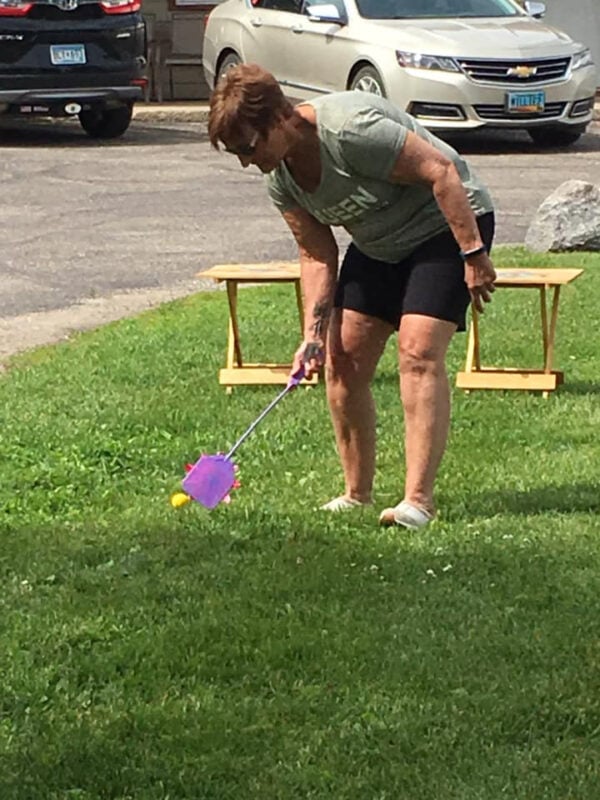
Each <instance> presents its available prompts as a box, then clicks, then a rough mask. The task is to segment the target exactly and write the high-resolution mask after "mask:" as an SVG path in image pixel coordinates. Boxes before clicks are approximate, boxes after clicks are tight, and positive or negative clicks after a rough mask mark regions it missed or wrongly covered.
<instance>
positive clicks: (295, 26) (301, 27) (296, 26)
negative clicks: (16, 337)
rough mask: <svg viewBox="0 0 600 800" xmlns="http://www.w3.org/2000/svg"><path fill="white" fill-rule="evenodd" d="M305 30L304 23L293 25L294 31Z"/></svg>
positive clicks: (300, 31) (301, 31)
mask: <svg viewBox="0 0 600 800" xmlns="http://www.w3.org/2000/svg"><path fill="white" fill-rule="evenodd" d="M305 30H306V28H305V27H304V26H303V25H292V33H304V31H305Z"/></svg>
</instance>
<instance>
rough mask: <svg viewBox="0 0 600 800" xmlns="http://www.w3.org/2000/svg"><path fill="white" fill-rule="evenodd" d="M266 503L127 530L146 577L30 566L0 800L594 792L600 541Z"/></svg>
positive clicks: (348, 798) (8, 701)
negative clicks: (45, 577) (412, 529)
mask: <svg viewBox="0 0 600 800" xmlns="http://www.w3.org/2000/svg"><path fill="white" fill-rule="evenodd" d="M247 512H248V509H246V511H245V510H244V508H243V507H242V506H240V507H239V509H237V510H235V509H230V510H229V511H227V512H226V513H220V514H217V515H214V516H211V517H210V518H209V519H208V520H206V518H205V517H201V516H200V515H188V517H187V518H185V517H180V518H179V519H180V520H184V521H180V522H178V523H175V524H174V525H165V526H164V527H157V526H155V527H154V528H153V529H151V530H147V531H145V532H144V533H143V534H142V533H139V532H138V533H136V534H133V533H131V532H130V533H129V534H128V533H127V531H121V532H120V538H119V539H118V541H120V542H122V544H121V547H122V551H123V553H127V552H128V548H130V547H131V544H132V540H135V541H136V543H137V547H138V548H140V549H139V551H138V552H140V553H142V552H143V553H145V555H146V558H145V559H144V560H143V563H141V564H140V567H139V571H137V572H135V571H133V572H132V571H131V570H130V571H129V572H128V574H127V576H125V575H124V573H123V571H122V569H120V568H119V567H118V562H119V554H118V553H115V554H114V563H115V565H117V566H115V568H114V570H113V568H112V566H110V565H107V563H99V564H98V565H96V564H95V563H94V560H93V559H91V560H87V562H86V564H87V567H86V568H83V569H82V567H83V564H82V563H81V562H79V565H78V566H79V568H78V570H77V571H75V572H73V573H69V564H68V563H65V564H64V567H63V568H64V569H65V571H66V573H67V574H66V575H65V580H62V581H61V582H58V583H56V584H51V585H46V586H45V587H41V586H38V585H37V584H36V582H35V580H33V579H32V581H31V583H30V584H29V585H30V587H31V588H30V590H29V595H28V596H31V597H32V598H35V597H36V596H38V600H37V602H36V603H32V602H30V603H29V606H28V614H27V619H28V623H27V627H26V628H24V629H17V630H15V632H14V634H13V635H14V637H15V638H13V639H9V640H7V641H9V642H10V643H11V648H12V652H13V659H12V662H11V663H9V662H7V664H6V666H8V667H10V669H9V670H7V671H6V672H5V673H4V674H5V676H6V679H5V680H4V681H3V682H4V686H5V689H4V692H3V700H2V717H3V719H4V720H8V721H9V722H10V726H11V731H12V732H11V736H10V739H9V740H8V747H7V748H6V750H5V755H4V759H3V769H2V772H1V773H0V796H1V797H3V798H4V797H6V798H11V800H48V798H63V797H65V798H66V797H77V798H85V800H100V798H108V797H112V798H125V797H136V798H138V797H139V798H140V799H141V798H143V800H164V798H165V797H170V798H173V799H174V800H175V799H177V800H183V798H190V800H192V799H193V800H199V798H202V800H212V798H214V800H228V799H229V798H234V797H235V798H244V800H259V799H260V800H264V799H265V798H269V800H275V798H276V799H277V800H288V798H289V800H296V798H299V797H314V798H319V800H325V799H326V798H331V800H334V799H335V800H355V798H369V800H373V799H374V798H384V797H394V798H402V800H404V798H410V800H425V798H431V797H444V798H445V800H464V798H467V797H469V798H471V797H472V798H481V797H486V798H496V797H498V798H499V797H501V796H505V795H506V796H508V795H509V794H510V796H513V797H516V796H522V797H526V796H527V797H542V796H543V797H548V798H556V800H559V798H562V797H566V796H567V795H568V796H569V797H572V798H581V799H582V800H583V798H584V797H590V796H593V786H594V783H593V781H594V780H595V777H594V775H595V773H594V770H593V768H592V762H593V758H592V754H591V753H588V752H587V751H586V749H585V748H584V747H583V746H582V742H584V741H585V740H586V737H592V736H593V734H594V731H595V730H597V728H596V726H597V719H596V717H595V716H594V713H593V706H594V704H595V702H596V700H595V693H594V676H595V670H594V669H593V667H594V666H595V663H596V662H595V661H594V658H595V654H594V651H593V649H590V647H589V646H588V643H589V642H592V641H596V640H597V638H598V624H599V623H598V616H597V613H596V607H595V604H594V602H593V601H594V599H595V598H596V590H597V572H596V568H595V565H594V563H593V562H592V560H590V559H589V558H588V555H589V554H588V553H586V552H585V551H584V549H583V548H582V549H581V550H579V551H578V550H577V549H576V548H575V547H573V546H571V545H570V544H569V543H566V542H561V541H560V540H554V539H552V540H548V543H547V546H544V545H541V544H540V542H539V541H538V542H537V543H531V544H523V543H522V542H516V541H515V542H502V543H499V542H495V541H487V542H484V541H482V540H481V539H472V540H469V539H468V538H467V536H466V535H464V536H463V535H462V534H461V537H460V539H456V540H455V541H453V540H444V538H443V536H442V537H440V533H439V531H437V532H436V531H435V530H432V531H431V532H429V533H426V534H425V535H423V536H419V537H403V538H399V537H398V536H395V535H388V534H381V533H380V532H377V533H374V532H373V530H372V528H371V520H370V518H369V524H368V526H367V525H366V524H364V522H363V523H362V524H361V523H360V518H357V521H356V522H355V523H353V524H350V523H348V522H343V523H335V524H334V523H331V524H330V525H329V529H326V528H324V527H323V525H322V524H321V525H319V526H317V523H316V517H315V518H313V517H311V516H310V515H309V516H307V517H304V518H298V519H295V518H291V517H284V516H282V515H278V514H277V513H271V514H266V513H262V514H258V513H257V514H256V515H255V516H256V525H255V526H254V527H252V528H249V527H248V524H247ZM185 520H187V521H185ZM203 521H204V522H203ZM225 526H226V527H225ZM62 535H63V534H62V533H61V532H60V531H57V532H56V537H57V538H61V537H62ZM66 535H68V537H69V543H70V546H71V547H73V546H76V544H74V542H76V539H75V540H74V537H73V531H72V530H70V531H68V532H66ZM440 544H442V545H443V546H442V548H441V549H442V550H443V552H440ZM73 556H74V554H73V553H67V558H65V561H71V564H72V563H74V561H73ZM99 557H100V554H99ZM101 560H102V561H104V555H102V557H101ZM111 563H112V562H111ZM449 564H450V565H451V568H449V567H448V565H449ZM100 567H102V569H100ZM45 571H46V572H47V569H46V570H45ZM40 574H42V573H40ZM43 574H45V572H44V573H43ZM43 591H44V592H46V597H45V598H44V597H41V595H42V592H43ZM53 595H54V596H53ZM80 603H84V605H83V606H81V605H80ZM21 605H22V602H21ZM20 637H27V641H22V642H20V643H19V639H20ZM499 654H502V655H501V656H500V655H499ZM25 655H26V656H27V657H26V658H25ZM19 664H23V665H25V667H24V668H23V670H22V671H19V669H18V667H19ZM491 665H493V669H492V668H491ZM549 665H552V666H551V667H549ZM549 669H551V670H552V680H550V679H549ZM568 746H572V748H573V750H572V756H571V761H570V763H569V765H568V766H567V767H566V766H565V762H564V759H563V758H561V757H559V756H560V754H561V753H563V754H564V753H565V748H566V747H568ZM574 785H576V786H577V789H578V790H580V792H581V793H580V794H577V792H576V791H575V792H574V791H573V790H572V789H573V786H574ZM545 787H552V792H551V793H548V792H546V791H545ZM585 792H588V794H587V795H586V794H585Z"/></svg>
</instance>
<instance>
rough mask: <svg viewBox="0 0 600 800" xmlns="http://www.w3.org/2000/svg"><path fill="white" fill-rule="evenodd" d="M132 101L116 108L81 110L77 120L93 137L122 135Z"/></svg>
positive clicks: (126, 126) (130, 114) (130, 110)
mask: <svg viewBox="0 0 600 800" xmlns="http://www.w3.org/2000/svg"><path fill="white" fill-rule="evenodd" d="M132 116H133V103H127V104H126V105H122V106H119V107H118V108H92V109H90V110H89V111H82V112H81V114H80V115H79V122H80V123H81V127H82V128H83V130H84V131H85V132H86V133H87V134H88V136H91V137H92V138H93V139H116V138H117V137H118V136H122V135H123V134H124V133H125V131H126V130H127V128H128V127H129V123H130V122H131V117H132Z"/></svg>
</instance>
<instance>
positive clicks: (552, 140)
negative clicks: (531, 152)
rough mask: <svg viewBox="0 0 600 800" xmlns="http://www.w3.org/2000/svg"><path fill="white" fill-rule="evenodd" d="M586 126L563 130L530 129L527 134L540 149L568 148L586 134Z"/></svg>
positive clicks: (564, 128)
mask: <svg viewBox="0 0 600 800" xmlns="http://www.w3.org/2000/svg"><path fill="white" fill-rule="evenodd" d="M585 127H586V126H585V125H578V126H574V127H567V126H566V125H564V126H563V127H561V128H551V127H544V128H529V129H528V130H527V133H528V134H529V135H530V136H531V138H532V140H533V142H534V143H535V144H537V145H538V147H568V146H569V145H571V144H575V142H576V141H577V140H578V139H579V138H580V137H581V136H582V135H583V134H584V133H585Z"/></svg>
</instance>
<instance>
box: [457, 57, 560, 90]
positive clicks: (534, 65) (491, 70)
mask: <svg viewBox="0 0 600 800" xmlns="http://www.w3.org/2000/svg"><path fill="white" fill-rule="evenodd" d="M457 61H458V63H459V65H460V67H461V69H462V70H463V71H464V72H466V74H467V75H468V76H469V78H471V80H472V81H474V82H475V83H513V84H517V85H519V86H526V85H528V84H532V83H547V82H548V81H558V80H560V79H561V78H564V77H565V75H566V72H567V70H568V68H569V63H570V61H571V59H570V57H568V56H567V57H566V58H548V59H533V60H525V59H523V60H522V61H504V60H495V59H490V60H489V61H482V60H479V59H457ZM528 72H529V73H530V74H527V73H528Z"/></svg>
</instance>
